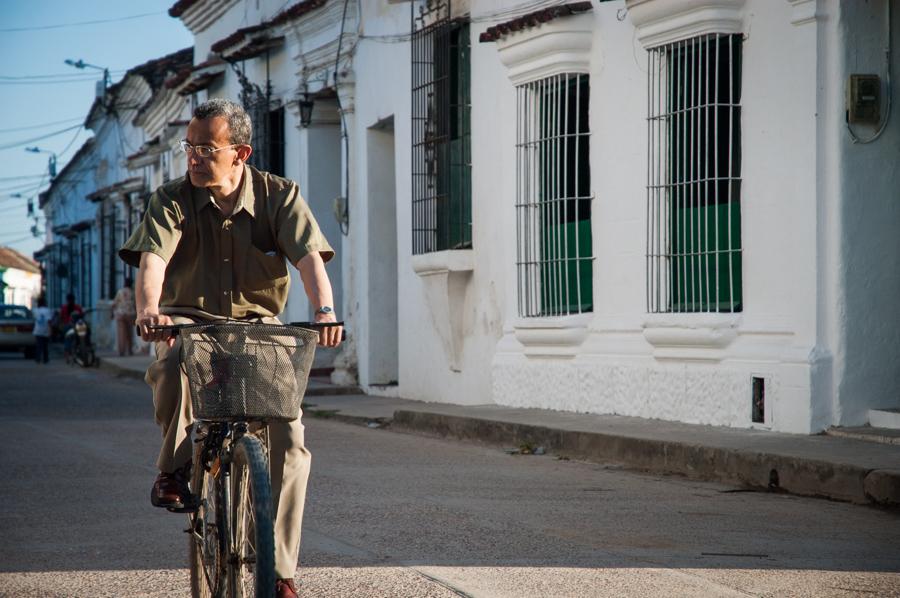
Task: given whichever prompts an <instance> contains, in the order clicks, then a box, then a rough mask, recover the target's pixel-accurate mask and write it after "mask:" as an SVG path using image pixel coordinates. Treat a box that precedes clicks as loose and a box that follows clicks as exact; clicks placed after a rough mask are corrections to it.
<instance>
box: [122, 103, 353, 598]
mask: <svg viewBox="0 0 900 598" xmlns="http://www.w3.org/2000/svg"><path fill="white" fill-rule="evenodd" d="M250 139H251V123H250V118H249V116H248V115H247V113H246V112H245V111H244V109H243V108H242V107H241V106H239V105H238V104H235V103H233V102H230V101H228V100H223V99H213V100H209V101H207V102H205V103H203V104H201V105H200V106H198V107H197V108H196V109H195V110H194V113H193V118H192V119H191V121H190V124H189V125H188V128H187V138H186V139H185V140H184V141H182V142H181V147H182V149H183V150H184V151H185V153H186V154H187V166H188V172H187V175H186V176H185V177H182V178H179V179H176V180H174V181H172V182H170V183H166V184H165V185H163V186H161V187H159V188H158V189H157V190H156V192H154V193H153V195H152V196H151V198H150V201H149V204H148V206H147V211H146V214H145V215H144V219H143V222H142V223H141V225H140V226H139V227H138V228H137V229H135V231H134V233H133V234H132V236H131V238H130V239H128V241H127V242H126V243H125V245H123V247H122V249H121V250H120V251H119V256H120V257H121V258H122V259H123V260H124V261H125V262H127V263H128V264H130V265H132V266H134V267H137V268H138V274H137V281H136V285H135V287H136V288H135V299H136V303H137V319H136V324H137V326H138V327H139V328H140V333H141V337H142V338H143V339H144V340H147V341H155V347H156V360H155V361H154V362H153V363H152V364H151V365H150V367H149V368H148V369H147V374H146V376H145V380H146V381H147V384H149V385H150V387H151V388H152V389H153V404H154V407H155V413H156V422H157V423H158V424H159V425H160V427H161V428H162V434H163V445H162V449H161V450H160V454H159V458H158V460H157V466H158V467H159V470H160V474H159V476H158V477H157V479H156V482H155V483H154V485H153V489H152V491H151V496H150V498H151V502H152V503H153V505H154V506H157V507H165V508H168V509H169V510H173V511H176V512H177V511H185V510H189V509H191V508H192V505H191V503H192V501H191V493H190V489H189V487H188V480H190V468H191V455H192V446H191V429H192V425H193V417H192V413H191V400H190V395H189V389H188V386H187V384H186V381H185V380H184V378H183V375H182V372H181V368H180V362H179V348H180V342H181V341H180V339H179V338H174V337H172V336H171V335H170V333H169V332H168V331H159V330H153V329H152V328H151V327H154V326H164V325H173V324H184V323H190V322H205V321H210V320H216V319H222V318H230V319H246V320H254V321H260V322H265V323H278V319H277V318H276V316H277V315H278V314H279V313H281V311H282V310H283V309H284V306H285V302H286V301H287V294H288V288H289V286H290V275H289V274H288V270H287V267H286V265H285V258H287V259H288V260H289V261H290V262H291V264H293V265H294V266H295V267H296V268H297V270H299V272H300V278H301V280H302V281H303V286H304V289H305V290H306V294H307V296H308V298H309V301H310V303H311V304H312V307H313V308H314V309H315V321H316V322H335V321H337V320H336V317H335V313H334V309H333V307H332V305H333V300H332V290H331V283H330V281H329V279H328V275H327V273H326V272H325V262H327V261H328V260H330V259H331V258H332V257H333V256H334V251H333V250H332V249H331V246H330V245H329V244H328V241H327V240H326V239H325V237H324V236H323V235H322V232H321V231H320V230H319V226H318V224H317V223H316V221H315V218H313V215H312V213H311V212H310V210H309V206H307V204H306V202H305V201H304V200H303V198H302V197H301V196H300V190H299V188H298V186H297V184H296V183H294V182H293V181H290V180H287V179H284V178H281V177H278V176H275V175H272V174H269V173H266V172H261V171H259V170H257V169H255V168H253V167H251V166H249V165H247V164H246V162H247V159H248V158H249V157H250V154H251V152H252V148H251V147H250ZM319 334H320V336H319V345H321V346H325V347H336V346H337V345H338V344H340V339H341V328H340V326H334V327H329V328H323V329H322V330H321V332H320V333H319ZM269 441H270V444H271V450H270V453H269V459H270V468H271V474H272V494H273V512H274V513H275V573H276V577H278V578H279V579H278V581H277V584H276V596H278V597H279V598H289V597H293V596H296V588H295V587H294V573H295V570H296V566H297V559H298V555H299V551H300V528H301V522H302V518H303V505H304V501H305V497H306V483H307V478H308V476H309V465H310V454H309V452H308V451H307V450H306V448H305V446H304V438H303V424H302V423H301V422H300V419H299V418H298V419H296V420H294V421H291V422H278V423H275V422H273V423H271V424H270V425H269Z"/></svg>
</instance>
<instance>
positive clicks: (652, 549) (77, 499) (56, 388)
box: [0, 354, 900, 598]
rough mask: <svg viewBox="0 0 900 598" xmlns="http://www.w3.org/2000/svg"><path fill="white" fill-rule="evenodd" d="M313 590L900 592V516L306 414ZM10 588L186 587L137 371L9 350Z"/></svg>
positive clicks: (85, 591)
mask: <svg viewBox="0 0 900 598" xmlns="http://www.w3.org/2000/svg"><path fill="white" fill-rule="evenodd" d="M305 423H306V427H307V442H308V446H309V447H310V449H311V451H312V452H313V475H312V478H311V482H310V494H309V501H308V506H307V514H306V520H305V525H304V543H303V550H302V552H301V565H302V567H301V569H300V571H299V577H300V579H301V580H302V581H303V584H304V586H303V587H304V592H303V595H304V596H362V597H367V598H368V597H374V596H385V597H388V596H391V597H393V596H396V597H404V596H408V597H417V598H418V597H426V596H427V597H431V596H434V597H444V596H448V597H453V596H475V597H507V596H508V597H522V596H548V597H558V596H573V597H576V596H577V597H584V596H616V597H618V596H641V597H650V596H816V597H819V596H900V548H898V544H897V538H898V537H900V515H898V514H897V513H896V512H888V511H882V510H877V509H874V508H869V507H861V506H853V505H848V504H843V503H836V502H829V501H825V500H814V499H805V498H798V497H795V496H787V495H777V494H761V493H752V492H741V491H735V490H734V489H732V488H728V487H725V486H720V485H717V484H706V483H697V482H690V481H686V480H684V479H680V478H674V477H672V478H661V477H656V476H647V475H638V474H633V473H629V472H624V471H621V470H619V469H617V468H613V467H604V466H602V465H596V464H587V463H579V462H573V461H563V460H558V459H556V458H555V457H553V456H552V455H547V456H521V455H509V454H506V453H505V452H503V451H501V450H498V449H495V448H487V447H480V446H473V445H467V444H462V443H456V442H450V441H443V440H435V439H428V438H422V437H418V436H413V435H407V434H400V433H397V432H391V431H388V430H380V429H369V428H364V427H357V426H351V425H347V424H341V423H336V422H332V421H328V420H324V419H314V418H308V419H307V421H306V422H305ZM0 429H2V430H3V431H4V432H5V434H6V439H5V441H4V442H3V443H2V445H0V446H2V448H0V457H2V461H3V463H4V464H5V466H6V468H5V474H6V475H5V476H4V481H3V483H2V484H0V504H2V505H3V506H2V509H0V529H2V534H0V595H2V596H37V595H40V596H66V597H69V596H85V597H87V596H91V597H93V596H117V597H118V596H128V597H132V596H154V597H155V596H159V597H170V596H186V595H188V594H189V589H188V574H187V569H186V568H185V562H186V550H185V546H186V537H185V534H184V533H182V531H181V530H182V529H183V528H184V527H185V518H184V517H182V516H175V515H171V514H168V513H166V512H164V511H160V510H157V509H154V508H152V507H151V506H150V504H149V499H148V493H149V489H150V485H151V483H152V480H153V477H154V475H155V470H154V467H153V462H154V458H155V454H156V451H157V448H158V431H157V429H156V427H155V425H154V424H153V421H152V408H151V402H150V397H149V392H148V390H147V389H146V387H145V386H144V385H143V384H142V383H141V382H138V381H135V380H126V379H117V378H114V377H111V376H109V375H108V374H106V373H104V372H100V371H96V370H90V371H88V370H82V369H74V368H67V367H66V366H64V365H62V364H61V363H60V362H59V361H57V362H56V363H52V364H51V365H50V366H41V367H39V366H37V365H35V364H33V363H31V362H28V361H25V360H23V359H21V358H16V357H14V356H12V355H2V354H0Z"/></svg>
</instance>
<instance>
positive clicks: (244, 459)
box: [152, 320, 343, 598]
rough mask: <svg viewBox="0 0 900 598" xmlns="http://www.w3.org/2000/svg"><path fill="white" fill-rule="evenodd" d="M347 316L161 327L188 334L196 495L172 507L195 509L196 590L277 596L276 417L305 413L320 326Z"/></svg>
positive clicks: (208, 596)
mask: <svg viewBox="0 0 900 598" xmlns="http://www.w3.org/2000/svg"><path fill="white" fill-rule="evenodd" d="M341 325H343V323H342V322H337V323H314V322H292V323H290V324H288V325H280V324H261V323H252V322H242V321H234V320H228V321H221V322H215V321H214V322H207V323H199V324H179V325H174V326H155V327H153V328H152V329H153V330H169V331H171V332H172V334H173V335H180V336H181V355H180V360H181V367H182V370H183V371H184V373H185V375H186V377H187V379H188V384H189V386H190V396H191V407H192V409H193V413H194V419H195V421H196V430H197V433H196V437H195V440H194V456H193V461H192V463H193V466H192V474H191V480H190V489H191V493H192V498H191V500H190V504H186V505H185V506H184V508H180V509H174V508H171V509H169V510H171V511H173V512H186V513H187V514H188V518H189V522H190V526H189V528H188V529H187V530H185V531H186V532H188V533H189V534H190V541H189V559H190V571H191V595H192V596H194V597H195V598H218V597H222V596H229V597H236V598H244V597H248V596H254V595H255V596H272V595H274V593H275V544H274V527H273V519H274V516H273V512H272V490H271V479H270V474H269V466H268V433H267V427H266V425H267V424H268V423H271V422H274V421H290V420H294V419H296V418H297V416H298V415H299V413H300V403H301V401H302V397H303V393H304V392H305V390H306V384H307V381H308V377H309V372H310V369H311V367H312V362H313V358H314V356H315V349H316V345H317V342H318V337H319V333H318V332H317V330H318V329H319V328H322V327H327V326H341ZM273 390H274V392H273Z"/></svg>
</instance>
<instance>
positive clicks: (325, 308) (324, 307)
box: [316, 305, 334, 314]
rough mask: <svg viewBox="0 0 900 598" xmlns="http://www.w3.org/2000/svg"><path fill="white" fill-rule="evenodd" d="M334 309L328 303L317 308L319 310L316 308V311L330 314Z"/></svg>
mask: <svg viewBox="0 0 900 598" xmlns="http://www.w3.org/2000/svg"><path fill="white" fill-rule="evenodd" d="M333 311H334V310H333V309H331V308H330V307H328V306H327V305H325V306H322V307H320V308H319V309H317V310H316V313H319V314H330V313H331V312H333Z"/></svg>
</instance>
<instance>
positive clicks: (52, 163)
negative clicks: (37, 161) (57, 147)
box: [25, 147, 56, 180]
mask: <svg viewBox="0 0 900 598" xmlns="http://www.w3.org/2000/svg"><path fill="white" fill-rule="evenodd" d="M25 151H26V152H31V153H32V154H50V158H49V160H48V161H47V166H48V167H49V168H50V179H51V180H52V179H54V178H56V152H51V151H50V150H45V149H41V148H39V147H26V148H25Z"/></svg>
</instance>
